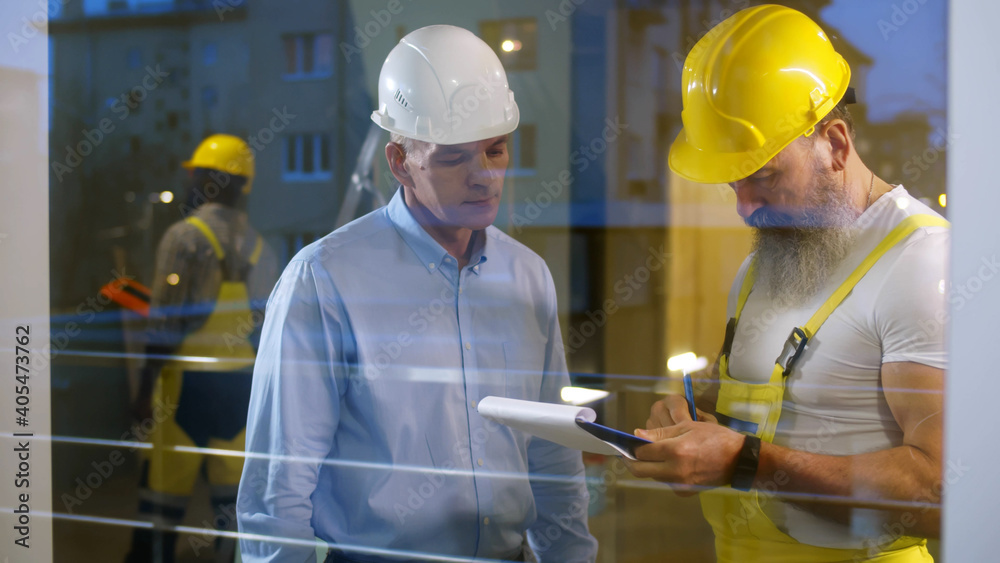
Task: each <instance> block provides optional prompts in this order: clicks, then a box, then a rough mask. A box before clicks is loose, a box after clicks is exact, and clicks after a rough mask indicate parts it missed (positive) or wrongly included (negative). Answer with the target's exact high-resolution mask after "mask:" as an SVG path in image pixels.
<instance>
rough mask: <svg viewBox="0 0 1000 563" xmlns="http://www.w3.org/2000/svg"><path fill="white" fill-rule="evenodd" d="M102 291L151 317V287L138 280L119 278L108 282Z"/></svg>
mask: <svg viewBox="0 0 1000 563" xmlns="http://www.w3.org/2000/svg"><path fill="white" fill-rule="evenodd" d="M100 293H101V295H103V296H105V297H107V298H108V299H110V300H112V301H114V302H115V303H118V304H119V305H121V306H122V307H125V308H126V309H128V310H130V311H134V312H136V313H139V314H140V315H142V316H143V317H149V288H148V287H146V286H144V285H142V284H141V283H139V282H137V281H131V280H127V279H121V278H119V279H116V280H114V281H111V282H108V284H107V285H105V286H104V287H102V288H101V291H100Z"/></svg>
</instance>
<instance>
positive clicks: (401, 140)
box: [389, 133, 427, 155]
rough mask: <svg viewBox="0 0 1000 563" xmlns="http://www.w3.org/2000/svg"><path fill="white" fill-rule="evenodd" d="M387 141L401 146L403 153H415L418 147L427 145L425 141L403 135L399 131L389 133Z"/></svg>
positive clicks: (421, 147)
mask: <svg viewBox="0 0 1000 563" xmlns="http://www.w3.org/2000/svg"><path fill="white" fill-rule="evenodd" d="M389 141H390V142H392V143H396V144H397V145H399V146H401V147H403V153H404V154H408V155H409V154H415V153H416V152H418V151H419V150H420V149H423V148H424V146H425V145H427V143H425V142H424V141H418V140H417V139H411V138H409V137H404V136H403V135H400V134H399V133H389Z"/></svg>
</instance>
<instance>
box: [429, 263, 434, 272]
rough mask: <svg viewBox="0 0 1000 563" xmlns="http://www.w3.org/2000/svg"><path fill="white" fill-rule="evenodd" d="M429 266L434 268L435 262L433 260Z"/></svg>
mask: <svg viewBox="0 0 1000 563" xmlns="http://www.w3.org/2000/svg"><path fill="white" fill-rule="evenodd" d="M428 266H429V267H430V269H432V270H433V269H434V262H431V263H430V264H428Z"/></svg>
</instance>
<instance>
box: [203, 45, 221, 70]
mask: <svg viewBox="0 0 1000 563" xmlns="http://www.w3.org/2000/svg"><path fill="white" fill-rule="evenodd" d="M218 60H219V46H218V45H216V44H215V43H205V46H204V47H203V48H202V50H201V62H202V64H204V65H205V66H212V65H214V64H215V62H216V61H218Z"/></svg>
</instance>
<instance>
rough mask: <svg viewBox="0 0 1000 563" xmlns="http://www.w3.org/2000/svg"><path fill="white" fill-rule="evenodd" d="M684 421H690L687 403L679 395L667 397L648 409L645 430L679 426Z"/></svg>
mask: <svg viewBox="0 0 1000 563" xmlns="http://www.w3.org/2000/svg"><path fill="white" fill-rule="evenodd" d="M685 420H691V413H690V412H688V406H687V401H686V400H685V399H684V397H683V396H681V395H667V396H666V397H664V398H663V399H661V400H659V401H657V402H656V403H655V404H654V405H653V408H652V409H650V412H649V418H648V419H647V420H646V428H647V429H650V430H652V429H653V428H662V427H664V426H673V425H675V424H680V423H682V422H684V421H685Z"/></svg>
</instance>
